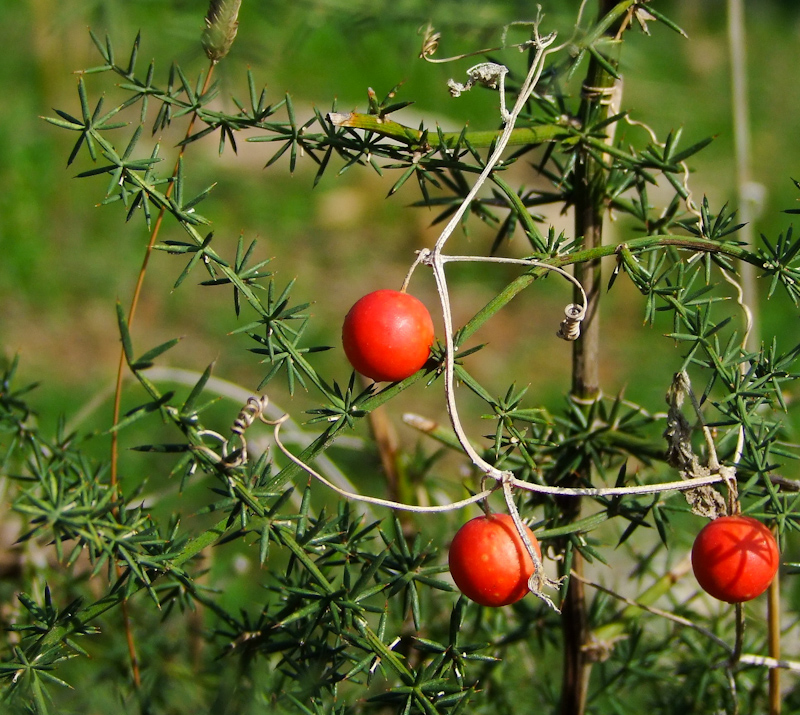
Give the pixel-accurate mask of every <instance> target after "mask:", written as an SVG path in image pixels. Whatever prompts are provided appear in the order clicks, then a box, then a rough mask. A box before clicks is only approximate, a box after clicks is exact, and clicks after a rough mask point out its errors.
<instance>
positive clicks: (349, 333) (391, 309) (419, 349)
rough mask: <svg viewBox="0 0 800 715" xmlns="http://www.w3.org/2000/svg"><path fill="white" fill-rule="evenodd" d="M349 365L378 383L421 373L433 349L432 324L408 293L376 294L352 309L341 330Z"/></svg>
mask: <svg viewBox="0 0 800 715" xmlns="http://www.w3.org/2000/svg"><path fill="white" fill-rule="evenodd" d="M342 344H343V346H344V352H345V354H346V355H347V359H348V360H349V361H350V364H351V365H352V366H353V367H354V368H355V369H356V370H357V371H358V372H360V373H361V374H362V375H365V376H366V377H370V378H372V379H373V380H376V381H379V382H380V381H388V382H395V381H397V380H404V379H405V378H407V377H409V376H410V375H413V374H414V373H415V372H417V370H419V369H420V368H421V367H422V366H423V365H424V364H425V361H426V360H427V359H428V357H429V355H430V350H431V345H433V321H432V320H431V315H430V313H429V312H428V309H427V308H426V307H425V305H424V304H423V303H422V302H421V301H419V300H418V299H417V298H415V297H414V296H413V295H409V294H408V293H402V292H400V291H396V290H376V291H375V292H374V293H369V294H367V295H365V296H364V297H363V298H361V299H360V300H359V301H357V302H356V304H355V305H354V306H353V307H352V308H351V309H350V312H349V313H348V314H347V316H346V317H345V319H344V325H343V326H342Z"/></svg>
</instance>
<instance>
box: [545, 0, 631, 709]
mask: <svg viewBox="0 0 800 715" xmlns="http://www.w3.org/2000/svg"><path fill="white" fill-rule="evenodd" d="M614 4H615V3H614V2H609V1H608V0H601V3H600V17H603V16H604V15H606V14H607V13H608V12H609V11H610V10H611V9H612V8H613V7H614ZM619 29H620V28H619V26H617V27H614V28H612V29H611V30H610V31H609V32H611V33H612V36H611V37H609V39H608V40H607V41H606V45H604V48H603V52H604V54H605V52H606V51H607V50H608V48H609V47H610V48H611V49H612V50H616V49H617V48H618V44H619V43H618V41H616V40H614V39H612V38H613V33H616V32H617V31H619ZM605 58H606V59H607V60H608V61H609V63H610V64H612V65H614V66H616V58H615V57H609V56H608V55H605ZM616 81H617V80H616V78H615V77H614V76H613V75H611V74H610V73H609V72H608V71H607V70H606V69H605V68H604V67H603V66H602V65H601V64H600V63H599V62H597V61H596V60H595V59H592V60H591V62H590V64H589V69H588V72H587V75H586V79H585V81H584V86H583V92H584V98H583V102H582V104H581V117H580V119H581V122H582V123H583V124H584V126H586V125H587V124H588V123H594V122H597V121H601V120H602V119H605V118H606V117H608V116H609V115H610V111H609V107H610V106H611V103H612V102H613V101H617V100H618V96H617V95H616V94H615V92H617V91H618V90H619V89H620V88H619V87H618V86H617V85H616ZM607 132H608V135H609V139H608V141H611V138H612V137H613V127H608V128H607ZM578 152H579V153H578V158H577V165H576V169H575V189H574V203H575V235H576V237H578V238H582V240H583V247H584V248H586V249H593V248H597V247H599V246H601V245H602V243H603V214H604V209H605V203H604V196H605V173H604V170H603V167H602V166H601V165H600V164H599V163H598V162H597V161H596V160H595V159H594V158H592V156H591V155H590V154H589V153H588V152H586V151H582V150H580V149H579V150H578ZM575 275H576V277H577V278H578V280H580V282H581V285H583V288H584V290H585V291H586V296H587V298H588V309H587V313H586V318H585V319H584V321H583V324H582V326H581V337H580V338H579V339H578V340H577V341H576V342H575V344H574V346H573V352H572V396H573V397H574V398H575V399H577V400H580V401H587V402H590V401H592V400H594V399H595V398H596V397H597V396H598V394H599V391H600V376H599V370H600V322H599V304H600V290H601V280H602V276H601V270H600V260H599V259H598V260H591V261H587V262H585V263H581V264H578V265H576V267H575ZM576 479H577V480H578V481H580V482H582V481H584V480H586V481H589V480H590V479H591V463H590V462H589V461H588V460H587V461H586V462H585V463H584V464H582V465H581V466H580V468H579V473H578V474H577V475H576ZM580 512H581V500H580V499H577V498H571V499H564V500H562V504H561V513H562V516H563V520H564V522H565V523H568V522H571V521H574V520H575V519H578V518H580ZM572 570H573V571H574V572H575V573H576V574H577V575H578V576H582V575H583V557H582V556H581V554H580V553H579V552H578V551H577V550H575V552H574V555H573V559H572ZM561 628H562V633H563V637H564V661H563V670H562V687H561V707H560V712H561V714H562V715H583V713H584V712H585V709H586V696H587V690H588V683H589V673H590V669H591V663H590V662H589V660H588V658H587V650H586V643H587V639H588V622H587V612H586V595H585V593H584V586H583V581H582V580H581V578H573V579H571V580H570V582H569V587H568V588H567V593H566V595H565V597H564V602H563V604H562V616H561Z"/></svg>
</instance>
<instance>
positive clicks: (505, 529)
mask: <svg viewBox="0 0 800 715" xmlns="http://www.w3.org/2000/svg"><path fill="white" fill-rule="evenodd" d="M525 530H526V533H527V535H528V538H529V539H530V540H531V544H532V545H533V548H534V549H535V550H536V553H537V554H538V555H539V556H540V557H541V550H540V549H539V542H538V541H537V540H536V537H535V536H534V535H533V532H532V531H531V530H530V529H528V527H525ZM449 563H450V574H451V575H452V576H453V580H454V581H455V582H456V586H458V588H459V590H460V591H461V593H463V594H464V595H465V596H466V597H467V598H470V599H472V600H473V601H475V603H479V604H480V605H481V606H507V605H508V604H510V603H514V602H516V601H519V600H520V599H521V598H522V597H523V596H524V595H525V594H526V593H528V579H529V578H530V577H531V575H532V574H533V561H532V560H531V557H530V554H529V553H528V551H527V549H526V548H525V544H524V543H523V541H522V538H521V537H520V535H519V533H518V532H517V528H516V527H515V526H514V520H513V519H512V518H511V517H510V516H509V515H508V514H491V515H490V516H478V517H476V518H474V519H472V520H471V521H468V522H467V523H466V524H464V526H462V527H461V528H460V529H459V530H458V532H457V533H456V535H455V537H453V543H452V544H451V545H450V555H449Z"/></svg>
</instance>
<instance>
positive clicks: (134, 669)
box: [110, 61, 215, 689]
mask: <svg viewBox="0 0 800 715" xmlns="http://www.w3.org/2000/svg"><path fill="white" fill-rule="evenodd" d="M214 64H215V63H214V62H213V61H212V62H211V65H210V66H209V70H208V74H207V75H206V78H205V82H204V83H203V88H202V90H200V95H201V96H202V95H203V94H205V93H206V92H207V91H208V88H209V86H210V84H211V75H212V74H213V72H214ZM196 119H197V114H196V113H193V114H192V117H191V119H190V120H189V126H188V127H187V129H186V137H187V138H188V137H189V136H191V134H192V131H193V129H194V123H195V121H196ZM185 151H186V145H185V144H183V145H181V148H180V151H179V152H178V158H177V159H176V161H175V168H174V169H173V171H172V178H173V181H170V182H169V185H168V186H167V189H166V191H165V192H164V196H165V197H166V198H167V199H168V198H169V197H170V196H171V195H172V189H173V187H174V186H175V181H174V179H175V177H176V176H177V175H178V167H179V165H180V160H181V158H182V157H183V155H184V152H185ZM165 213H166V204H165V205H163V206H162V207H161V210H160V211H159V212H158V216H157V217H156V220H155V223H154V224H153V230H152V231H151V232H150V240H149V241H148V243H147V247H146V248H145V252H144V258H143V259H142V266H141V268H140V269H139V275H138V276H137V278H136V285H135V286H134V289H133V296H132V297H131V304H130V307H129V309H128V317H127V320H128V327H130V326H131V325H132V324H133V320H134V318H135V316H136V309H137V307H138V305H139V299H140V297H141V294H142V287H143V286H144V278H145V274H146V273H147V266H148V264H149V263H150V256H151V255H152V253H153V246H154V245H155V243H156V239H157V238H158V234H159V232H160V231H161V225H162V223H163V222H164V214H165ZM124 375H125V350H124V349H123V348H120V353H119V363H118V365H117V379H116V384H115V388H114V407H113V417H112V424H113V425H114V426H116V425H117V424H119V413H120V408H121V404H122V382H123V379H124ZM118 482H119V432H118V431H117V430H114V431H112V432H111V476H110V483H111V489H112V491H114V492H115V495H114V500H115V501H116V499H117V496H116V488H117V485H118ZM116 572H117V578H119V577H120V576H121V575H122V568H121V566H120V565H119V564H118V563H117V564H116ZM122 620H123V622H124V625H125V638H126V640H127V642H128V653H129V654H130V659H131V673H132V675H133V683H134V686H135V687H136V688H137V689H138V688H139V687H141V684H142V680H141V672H140V669H139V659H138V656H137V655H136V640H135V638H134V635H133V628H132V627H131V619H130V614H129V612H128V602H127V600H123V601H122Z"/></svg>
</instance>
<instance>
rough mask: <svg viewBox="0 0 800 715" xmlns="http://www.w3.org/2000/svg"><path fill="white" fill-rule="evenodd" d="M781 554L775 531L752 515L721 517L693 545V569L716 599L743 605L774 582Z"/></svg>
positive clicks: (699, 535)
mask: <svg viewBox="0 0 800 715" xmlns="http://www.w3.org/2000/svg"><path fill="white" fill-rule="evenodd" d="M779 561H780V555H779V553H778V544H777V543H776V542H775V537H774V536H773V535H772V532H771V531H770V530H769V529H768V528H767V527H766V526H764V524H762V523H761V522H760V521H758V520H757V519H753V518H752V517H749V516H741V515H736V516H722V517H720V518H719V519H714V521H712V522H710V523H708V524H706V525H705V526H704V527H703V528H702V530H701V531H700V533H699V534H698V535H697V537H696V538H695V540H694V546H692V569H693V570H694V575H695V578H696V579H697V582H698V583H699V584H700V587H701V588H702V589H703V590H704V591H705V592H706V593H708V594H710V595H711V596H713V597H714V598H718V599H719V600H720V601H727V602H728V603H742V602H743V601H750V600H751V599H753V598H755V597H756V596H760V595H761V594H762V593H764V591H766V590H767V587H768V586H769V585H770V583H771V582H772V579H773V578H774V576H775V574H776V572H777V571H778V565H779Z"/></svg>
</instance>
